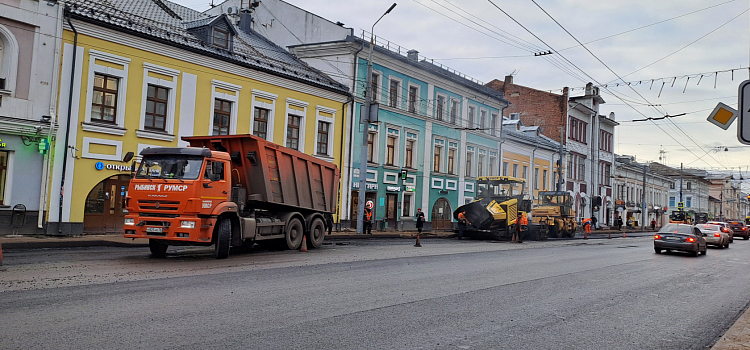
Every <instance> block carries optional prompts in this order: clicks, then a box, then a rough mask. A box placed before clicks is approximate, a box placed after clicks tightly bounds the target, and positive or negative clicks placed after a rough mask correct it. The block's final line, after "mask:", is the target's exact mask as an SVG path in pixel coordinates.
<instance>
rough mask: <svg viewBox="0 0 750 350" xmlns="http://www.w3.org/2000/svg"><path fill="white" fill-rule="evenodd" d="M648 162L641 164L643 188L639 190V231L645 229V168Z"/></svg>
mask: <svg viewBox="0 0 750 350" xmlns="http://www.w3.org/2000/svg"><path fill="white" fill-rule="evenodd" d="M647 169H648V164H644V165H643V189H642V190H641V231H646V170H647Z"/></svg>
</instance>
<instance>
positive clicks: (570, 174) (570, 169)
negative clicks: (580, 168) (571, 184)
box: [567, 154, 575, 179]
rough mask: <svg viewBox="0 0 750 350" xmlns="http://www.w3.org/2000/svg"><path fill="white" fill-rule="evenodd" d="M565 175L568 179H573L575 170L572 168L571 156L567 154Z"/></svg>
mask: <svg viewBox="0 0 750 350" xmlns="http://www.w3.org/2000/svg"><path fill="white" fill-rule="evenodd" d="M567 170H568V171H567V175H568V178H569V179H574V178H575V168H574V167H573V155H572V154H568V169H567Z"/></svg>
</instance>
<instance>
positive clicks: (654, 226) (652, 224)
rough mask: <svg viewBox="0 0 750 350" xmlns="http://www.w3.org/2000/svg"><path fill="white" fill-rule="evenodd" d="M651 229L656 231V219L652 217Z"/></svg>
mask: <svg viewBox="0 0 750 350" xmlns="http://www.w3.org/2000/svg"><path fill="white" fill-rule="evenodd" d="M651 231H656V219H651Z"/></svg>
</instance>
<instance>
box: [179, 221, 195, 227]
mask: <svg viewBox="0 0 750 350" xmlns="http://www.w3.org/2000/svg"><path fill="white" fill-rule="evenodd" d="M180 228H195V221H180Z"/></svg>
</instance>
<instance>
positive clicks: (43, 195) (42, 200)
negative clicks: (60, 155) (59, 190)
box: [36, 6, 62, 229]
mask: <svg viewBox="0 0 750 350" xmlns="http://www.w3.org/2000/svg"><path fill="white" fill-rule="evenodd" d="M61 12H62V6H59V7H58V8H57V17H55V18H60V17H61V16H60V15H61ZM61 32H62V21H60V22H59V24H57V25H56V28H55V60H54V67H53V68H52V79H51V80H50V86H52V89H51V91H50V98H49V115H50V119H49V132H48V133H47V141H48V142H49V141H51V140H52V134H53V133H54V129H55V124H56V122H57V111H56V110H55V106H56V105H57V94H56V93H54V92H55V90H56V89H55V88H54V87H55V86H57V77H58V75H59V74H58V73H59V67H60V46H58V39H60V38H61V35H60V33H61ZM50 144H51V142H50ZM51 152H52V149H50V150H48V151H47V154H45V158H44V162H45V165H44V170H43V172H44V173H43V174H42V184H41V189H40V190H39V214H38V217H37V224H36V226H37V228H39V229H43V228H44V209H45V208H46V207H47V195H48V194H47V184H48V183H49V174H50V169H51V167H52V157H51Z"/></svg>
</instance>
